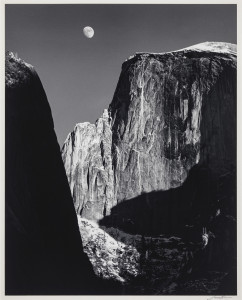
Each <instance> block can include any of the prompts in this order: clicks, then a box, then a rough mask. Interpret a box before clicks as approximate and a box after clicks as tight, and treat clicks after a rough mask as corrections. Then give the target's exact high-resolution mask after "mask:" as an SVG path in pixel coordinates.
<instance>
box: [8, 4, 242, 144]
mask: <svg viewBox="0 0 242 300" xmlns="http://www.w3.org/2000/svg"><path fill="white" fill-rule="evenodd" d="M5 18H6V50H10V51H13V52H17V53H18V55H19V57H21V58H23V59H24V60H26V61H27V62H28V63H30V64H32V65H33V66H34V67H35V68H36V70H37V72H38V74H39V76H40V79H41V81H42V83H43V86H44V88H45V91H46V94H47V97H48V100H49V103H50V106H51V109H52V114H53V118H54V122H55V129H56V133H57V137H58V140H59V143H60V146H62V144H63V142H64V140H65V138H66V136H67V134H68V133H69V132H70V131H72V130H73V127H74V126H75V124H76V123H79V122H86V121H89V122H92V123H93V122H95V120H96V119H97V118H98V117H100V115H101V113H102V111H103V109H104V108H107V107H108V105H109V103H110V102H111V100H112V97H113V94H114V90H115V88H116V84H117V81H118V78H119V74H120V70H121V64H122V62H123V61H124V60H125V59H126V58H128V57H129V56H130V55H133V54H134V53H135V52H143V51H144V52H146V51H149V52H164V51H171V50H178V49H180V48H184V47H187V46H191V45H194V44H197V43H200V42H205V41H221V42H230V43H236V36H237V32H236V5H188V4H187V5H186V4H182V5H175V4H174V5H172V4H170V5H164V4H158V5H145V4H143V5H129V4H127V5H117V4H116V5H115V4H113V5H107V4H99V5H96V4H90V5H87V4H75V5H65V4H64V5H60V4H56V5H48V4H47V5H36V4H32V5H31V4H29V5H23V4H20V5H13V4H12V5H11V4H9V5H6V14H5ZM87 25H89V26H92V27H93V28H94V30H95V35H94V37H93V38H92V39H87V38H86V37H84V35H83V33H82V29H83V27H85V26H87Z"/></svg>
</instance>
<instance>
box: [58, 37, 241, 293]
mask: <svg viewBox="0 0 242 300" xmlns="http://www.w3.org/2000/svg"><path fill="white" fill-rule="evenodd" d="M236 76H237V54H236V45H232V44H227V43H216V42H211V43H209V42H207V43H203V44H199V45H195V46H193V47H189V48H186V49H182V50H179V51H174V52H169V53H161V54H159V53H138V54H136V55H134V56H133V57H131V58H129V59H128V60H127V61H125V62H124V63H123V65H122V71H121V75H120V78H119V82H118V85H117V88H116V91H115V94H114V97H113V100H112V102H111V104H110V106H109V109H108V110H104V113H103V115H102V116H101V118H99V119H98V120H97V121H96V124H90V123H87V122H86V123H79V124H77V125H76V126H75V128H74V131H73V132H72V133H70V134H69V135H68V137H67V139H66V141H65V143H64V146H63V148H62V158H63V161H64V165H65V169H66V174H67V177H68V180H69V185H70V188H71V192H72V195H73V200H74V205H75V209H76V212H77V213H78V214H79V215H80V216H81V217H84V218H87V219H89V220H94V221H96V222H97V223H99V225H101V226H103V228H104V230H105V231H107V232H108V229H107V228H112V227H114V228H118V229H121V230H123V231H125V232H126V233H129V234H133V235H141V236H143V237H154V238H155V237H159V235H161V234H166V235H168V236H172V235H176V236H177V237H180V238H182V239H183V241H185V242H188V243H192V244H193V245H194V249H193V250H188V253H191V256H190V254H189V255H188V257H189V258H188V259H187V266H186V267H185V268H184V270H181V271H180V275H179V276H178V277H179V280H178V279H177V282H178V281H179V288H178V289H176V291H174V290H173V293H175V292H176V293H181V294H182V293H183V294H186V293H188V294H190V293H194V294H199V293H202V294H206V293H208V294H212V293H215V294H216V293H218V287H216V288H214V289H213V292H211V291H210V292H208V291H203V292H201V291H200V290H199V289H198V288H196V287H195V285H196V280H197V279H195V278H196V276H198V277H199V276H205V277H206V276H207V277H206V278H205V279H206V280H209V276H210V275H208V273H206V272H224V274H227V275H226V276H228V278H232V279H231V280H227V287H226V293H229V294H235V293H236V78H237V77H236ZM144 239H145V238H144ZM171 247H172V246H171ZM174 247H175V246H174ZM188 248H189V247H188ZM146 251H149V249H147V247H146V248H145V250H144V254H143V255H144V256H145V255H146ZM141 254H142V253H141ZM194 257H195V258H194ZM148 262H151V261H150V258H149V259H148ZM157 263H158V262H157ZM166 263H168V264H169V259H168V261H166ZM170 263H171V260H170ZM147 265H148V263H147ZM188 265H189V267H188ZM186 268H187V270H186ZM204 272H205V273H204ZM198 274H200V275H198ZM201 274H203V275H201ZM204 274H207V275H204ZM162 276H164V277H165V275H164V274H163V275H162ZM189 276H190V279H189ZM191 276H192V277H191ZM212 277H213V275H212ZM215 277H216V276H215ZM147 278H150V276H147ZM181 278H182V279H181ZM184 278H186V280H185V281H184ZM213 278H214V277H213ZM157 280H159V282H160V283H161V282H162V279H161V278H158V279H157ZM189 280H191V282H192V283H191V287H189V284H188V282H189ZM220 281H221V280H220ZM225 281H226V279H225ZM200 282H203V281H201V278H200ZM177 284H178V283H177ZM218 285H219V284H218ZM224 286H226V285H224ZM189 289H190V290H189ZM159 293H161V294H165V293H169V292H168V289H167V287H163V288H161V289H160V292H159Z"/></svg>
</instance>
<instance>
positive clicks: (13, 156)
mask: <svg viewBox="0 0 242 300" xmlns="http://www.w3.org/2000/svg"><path fill="white" fill-rule="evenodd" d="M5 75H6V140H5V142H6V148H5V153H6V173H5V174H6V211H5V213H6V215H5V216H6V218H5V230H6V231H5V238H6V239H5V283H6V290H5V293H6V294H7V295H53V294H55V295H59V294H60V295H62V294H74V295H75V294H100V293H108V291H107V290H104V291H103V290H102V291H101V289H100V287H101V286H100V285H99V283H98V281H97V280H96V277H95V275H94V273H93V269H92V266H91V264H90V262H89V260H88V258H87V256H86V254H85V253H84V252H83V247H82V241H81V237H80V233H79V228H78V223H77V217H76V213H75V209H74V206H73V200H72V196H71V193H70V189H69V185H68V181H67V178H66V174H65V169H64V166H63V162H62V159H61V154H60V148H59V145H58V142H57V139H56V135H55V132H54V124H53V120H52V115H51V110H50V107H49V104H48V101H47V98H46V95H45V92H44V89H43V87H42V84H41V82H40V79H39V77H38V75H37V73H36V72H35V70H34V69H33V67H32V66H30V65H28V64H27V63H25V62H23V61H22V60H20V59H18V58H16V57H15V56H14V55H13V54H12V53H7V55H6V73H5Z"/></svg>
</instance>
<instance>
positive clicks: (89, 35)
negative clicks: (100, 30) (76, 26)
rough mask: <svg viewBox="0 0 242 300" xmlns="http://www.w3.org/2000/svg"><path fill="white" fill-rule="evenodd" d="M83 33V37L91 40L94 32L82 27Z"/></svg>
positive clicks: (91, 29) (87, 27) (89, 28)
mask: <svg viewBox="0 0 242 300" xmlns="http://www.w3.org/2000/svg"><path fill="white" fill-rule="evenodd" d="M83 33H84V35H85V36H86V37H87V38H89V39H91V38H92V37H93V36H94V30H93V28H92V27H90V26H86V27H84V28H83Z"/></svg>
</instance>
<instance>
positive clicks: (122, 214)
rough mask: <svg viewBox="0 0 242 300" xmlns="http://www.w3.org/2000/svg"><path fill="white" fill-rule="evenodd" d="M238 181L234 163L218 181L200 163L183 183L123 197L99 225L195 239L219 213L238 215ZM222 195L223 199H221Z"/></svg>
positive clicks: (135, 231) (138, 232)
mask: <svg viewBox="0 0 242 300" xmlns="http://www.w3.org/2000/svg"><path fill="white" fill-rule="evenodd" d="M234 183H235V171H234V170H233V167H232V166H231V170H230V171H228V172H227V174H224V175H223V176H220V178H219V180H218V181H217V178H216V177H214V175H213V173H212V171H211V169H210V168H209V167H206V165H196V166H194V167H193V168H192V169H191V170H190V172H189V175H188V177H187V179H186V180H185V182H184V183H183V184H182V186H180V187H178V188H174V189H170V190H167V191H154V192H150V193H143V194H141V195H140V196H137V197H135V198H132V199H129V200H126V201H123V202H121V203H119V204H118V205H117V206H115V207H113V208H112V210H111V214H110V215H109V216H106V217H104V218H103V219H102V220H100V221H99V225H101V226H106V227H112V226H113V227H117V228H119V229H121V230H123V231H125V232H127V233H131V234H141V235H147V236H157V235H160V234H168V235H172V234H173V235H181V236H183V237H186V238H187V240H190V239H191V240H193V238H194V237H193V233H194V236H197V233H201V232H202V228H203V227H207V228H209V227H210V224H212V222H213V220H214V219H215V216H216V214H217V215H219V214H220V212H222V214H223V215H232V216H235V210H236V209H235V187H234ZM218 185H219V187H220V188H219V189H218ZM221 197H223V202H220V201H219V199H221ZM190 234H191V237H189V235H190Z"/></svg>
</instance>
